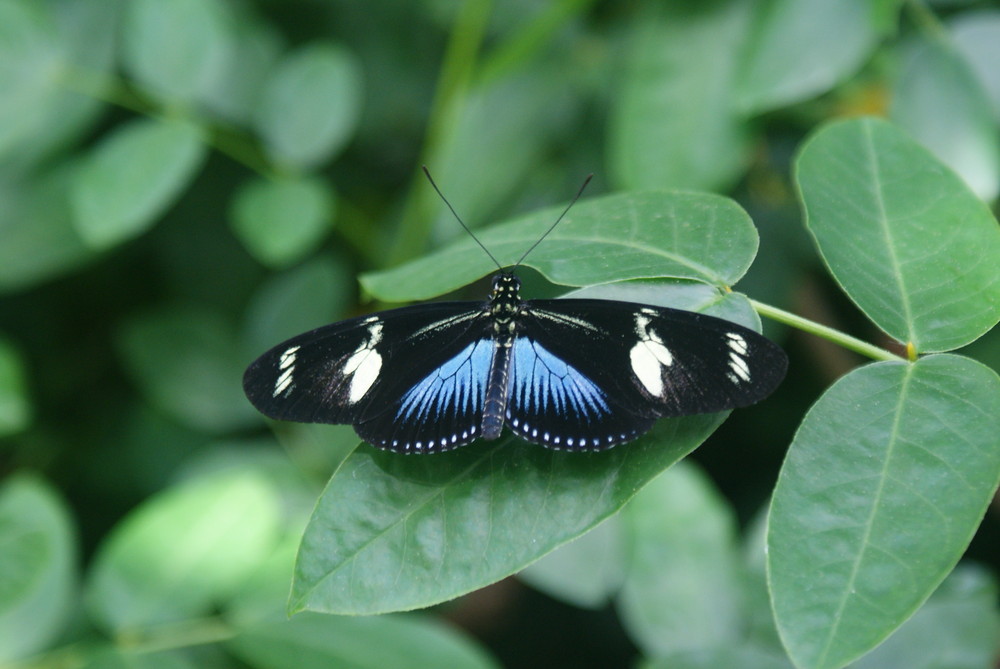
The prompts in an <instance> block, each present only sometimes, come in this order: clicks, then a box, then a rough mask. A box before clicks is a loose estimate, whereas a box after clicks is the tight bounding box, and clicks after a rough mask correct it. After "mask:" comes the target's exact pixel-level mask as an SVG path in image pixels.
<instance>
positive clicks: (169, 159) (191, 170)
mask: <svg viewBox="0 0 1000 669" xmlns="http://www.w3.org/2000/svg"><path fill="white" fill-rule="evenodd" d="M205 152H206V150H205V146H204V144H203V142H202V132H201V130H200V129H199V128H197V127H196V126H193V125H190V124H187V123H180V122H162V121H153V120H137V121H133V122H132V123H130V124H128V125H125V126H122V127H121V128H119V129H118V130H115V131H114V134H112V135H111V136H110V137H106V138H104V139H103V140H102V141H101V143H100V144H99V145H98V146H97V147H96V148H95V149H94V150H93V151H92V152H91V154H90V155H89V156H88V157H87V159H86V160H85V161H84V162H83V164H82V165H80V168H79V172H78V174H77V177H76V182H75V183H74V184H73V191H72V204H73V210H74V212H75V215H76V220H75V223H76V227H77V230H78V231H79V233H80V236H81V237H82V238H83V239H84V241H86V242H87V243H88V244H89V245H90V246H92V247H93V248H95V249H105V248H108V247H111V246H114V245H115V244H118V243H120V242H123V241H125V240H127V239H130V238H132V237H137V236H138V235H140V234H142V233H143V232H145V231H146V230H147V229H148V228H149V227H151V226H152V225H153V223H155V222H156V219H157V217H159V216H160V215H161V214H162V213H163V211H164V210H165V209H167V207H169V206H170V205H171V204H172V203H173V202H174V200H176V199H177V198H178V197H180V195H181V193H182V192H183V190H184V188H185V187H186V186H187V185H188V183H189V182H190V181H191V180H192V179H193V178H194V176H195V173H196V172H197V171H198V168H199V167H200V166H201V163H202V161H203V160H204V158H205Z"/></svg>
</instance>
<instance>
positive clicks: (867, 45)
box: [739, 0, 878, 113]
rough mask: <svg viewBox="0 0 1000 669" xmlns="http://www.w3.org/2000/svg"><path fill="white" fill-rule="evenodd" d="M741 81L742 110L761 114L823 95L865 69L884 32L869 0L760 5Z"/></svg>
mask: <svg viewBox="0 0 1000 669" xmlns="http://www.w3.org/2000/svg"><path fill="white" fill-rule="evenodd" d="M757 7H758V10H757V11H758V20H757V22H756V24H755V25H754V29H753V30H752V31H751V33H750V38H749V39H750V43H749V45H748V47H747V58H746V59H745V60H744V61H743V64H742V72H741V76H740V79H739V92H740V106H741V108H742V109H743V110H744V111H745V112H748V113H749V112H760V111H766V110H769V109H775V108H777V107H781V106H785V105H788V104H789V103H793V102H799V101H801V100H805V99H807V98H809V97H812V96H814V95H817V94H819V93H823V92H825V91H827V90H829V89H830V88H832V87H833V86H834V85H835V84H837V83H840V81H842V80H843V79H846V78H847V77H848V76H849V75H850V74H852V73H853V72H854V70H856V69H857V68H858V67H860V66H861V64H862V62H863V61H864V59H865V58H866V57H867V56H868V54H869V52H870V51H871V50H872V48H874V46H875V43H876V40H877V39H878V33H877V31H876V27H875V25H874V19H873V16H872V8H871V2H870V1H869V0H840V1H839V2H829V0H775V1H773V2H765V3H757Z"/></svg>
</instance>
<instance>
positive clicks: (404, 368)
mask: <svg viewBox="0 0 1000 669" xmlns="http://www.w3.org/2000/svg"><path fill="white" fill-rule="evenodd" d="M425 171H426V169H425ZM427 176H428V178H430V175H429V174H428V175H427ZM588 181H589V177H588ZM431 184H432V185H433V186H434V188H435V190H437V185H436V184H434V182H433V180H431ZM586 185H587V184H586V182H585V183H584V187H586ZM582 192H583V187H582V188H581V189H580V192H579V193H577V196H576V198H574V199H573V201H572V202H570V205H569V206H572V204H573V203H574V202H575V201H576V199H577V198H579V197H580V194H581V193H582ZM438 193H439V194H440V191H439V190H438ZM442 198H443V196H442ZM445 203H446V204H448V202H447V200H445ZM569 206H568V207H567V208H566V210H565V211H563V214H562V215H561V216H560V217H559V218H558V219H557V220H556V222H555V223H554V224H553V225H552V227H550V228H549V230H548V231H547V232H546V233H545V234H544V235H542V237H541V238H540V239H539V240H538V241H537V242H535V244H534V245H533V246H532V247H531V248H530V249H528V251H526V252H525V254H524V255H523V256H522V257H521V260H519V261H518V262H517V263H516V264H515V265H514V268H516V267H517V266H518V265H520V263H521V262H522V261H523V260H524V258H525V257H526V256H527V254H528V253H530V251H531V250H532V249H534V248H535V246H537V245H538V244H539V243H540V242H541V241H542V239H544V237H545V236H546V235H548V232H551V230H552V229H553V228H554V227H555V225H556V224H558V223H559V221H560V220H561V219H562V217H563V216H564V215H565V214H566V211H568V210H569ZM448 207H449V208H451V205H450V204H448ZM452 211H453V212H454V210H452ZM456 218H457V214H456ZM459 222H461V219H459ZM462 226H463V227H466V226H465V223H462ZM466 229H467V230H468V228H467V227H466ZM470 234H472V233H471V231H470ZM472 236H473V238H475V235H472ZM476 241H477V242H478V241H479V240H478V239H476ZM480 246H482V244H481V243H480ZM483 249H484V250H486V248H485V247H483ZM486 252H487V254H489V251H488V250H486ZM490 257H491V258H492V255H490ZM494 262H496V261H495V259H494ZM497 265H498V267H500V265H499V263H497ZM520 286H521V284H520V281H519V280H518V278H517V277H516V276H515V275H514V273H513V270H512V269H511V270H505V269H503V268H502V267H500V271H499V273H498V274H496V275H495V276H494V277H493V283H492V290H491V291H490V295H489V299H488V300H486V301H485V302H474V301H473V302H470V301H460V302H433V303H426V304H418V305H414V306H409V307H403V308H399V309H391V310H388V311H382V312H377V313H373V314H370V315H367V316H361V317H358V318H352V319H349V320H345V321H341V322H339V323H334V324H332V325H326V326H324V327H320V328H318V329H315V330H312V331H311V332H307V333H304V334H301V335H298V336H296V337H293V338H292V339H289V340H287V341H285V342H283V343H281V344H278V345H277V346H275V347H274V348H272V349H271V350H269V351H268V352H266V353H264V355H262V356H261V357H260V358H258V359H257V360H256V361H254V362H253V363H252V364H251V365H250V366H249V368H248V369H247V370H246V373H245V374H244V377H243V389H244V391H245V393H246V395H247V397H248V399H249V400H250V402H251V403H252V404H253V405H254V406H255V407H256V408H257V409H258V410H259V411H260V412H261V413H263V414H265V415H266V416H269V417H271V418H274V419H279V420H290V421H299V422H307V423H339V424H350V425H353V426H354V429H355V431H356V432H357V434H358V436H359V437H361V438H362V439H363V440H365V441H367V442H368V443H370V444H372V445H373V446H375V447H377V448H380V449H384V450H389V451H394V452H398V453H439V452H443V451H448V450H451V449H454V448H458V447H460V446H464V445H466V444H468V443H470V442H472V441H474V440H476V439H496V438H497V437H499V436H500V434H501V432H502V431H503V428H504V427H505V426H506V427H508V428H509V429H510V430H511V431H513V432H514V433H515V434H516V435H518V436H519V437H521V438H522V439H524V440H526V441H529V442H532V443H536V444H540V445H542V446H544V447H547V448H551V449H557V450H569V451H600V450H604V449H607V448H611V447H613V446H615V445H617V444H621V443H624V442H627V441H630V440H632V439H635V438H637V437H639V436H640V435H642V434H643V433H645V432H646V431H647V430H649V429H650V428H651V427H652V426H653V423H654V422H655V421H656V420H657V419H659V418H662V417H668V416H686V415H690V414H700V413H712V412H717V411H723V410H727V409H733V408H737V407H745V406H748V405H750V404H754V403H756V402H758V401H760V400H762V399H763V398H765V397H766V396H768V395H769V394H770V393H771V392H772V391H773V390H774V389H775V388H776V387H777V386H778V384H780V382H781V381H782V379H783V378H784V375H785V370H786V367H787V364H788V359H787V357H786V355H785V353H784V351H782V349H781V348H780V347H778V345H776V344H775V343H773V342H772V341H770V340H769V339H767V338H765V337H763V336H762V335H760V334H758V333H757V332H754V331H753V330H751V329H749V328H746V327H743V326H741V325H737V324H735V323H731V322H729V321H726V320H723V319H720V318H715V317H712V316H707V315H704V314H699V313H695V312H690V311H683V310H679V309H671V308H666V307H659V306H651V305H645V304H636V303H632V302H621V301H614V300H597V299H547V300H524V299H522V298H521V297H520V294H519V291H520Z"/></svg>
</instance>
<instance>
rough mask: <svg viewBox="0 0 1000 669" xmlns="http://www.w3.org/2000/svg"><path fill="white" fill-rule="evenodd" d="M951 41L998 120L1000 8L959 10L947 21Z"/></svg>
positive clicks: (999, 118)
mask: <svg viewBox="0 0 1000 669" xmlns="http://www.w3.org/2000/svg"><path fill="white" fill-rule="evenodd" d="M948 30H949V32H950V33H951V41H952V44H954V46H955V49H957V50H958V52H959V53H960V54H962V57H963V58H964V59H965V62H966V64H967V65H968V66H969V67H970V68H971V69H972V72H973V74H975V75H976V79H977V80H978V81H979V85H980V86H981V87H982V89H983V90H984V91H985V92H986V94H987V96H988V97H989V98H990V101H991V102H992V105H993V117H994V118H995V119H996V120H998V121H1000V69H997V67H996V64H997V62H1000V10H996V9H984V10H979V11H971V12H962V13H961V14H957V15H955V16H953V17H952V18H951V20H949V21H948Z"/></svg>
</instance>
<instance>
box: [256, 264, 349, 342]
mask: <svg viewBox="0 0 1000 669" xmlns="http://www.w3.org/2000/svg"><path fill="white" fill-rule="evenodd" d="M355 292H356V291H355V285H354V277H353V275H352V274H351V272H350V269H349V268H348V267H347V265H346V263H345V262H344V261H342V260H340V261H337V260H334V259H331V258H330V257H328V256H320V257H318V258H315V259H313V260H310V261H308V262H305V263H303V264H302V265H299V266H297V267H294V268H292V269H290V270H288V271H287V272H284V273H281V274H278V275H276V276H274V277H272V278H271V279H269V280H268V281H267V283H265V284H263V285H262V286H261V287H260V289H258V291H257V292H256V293H255V294H254V296H253V298H252V299H251V301H250V304H249V306H248V307H247V315H246V324H245V325H244V328H243V331H244V333H245V335H244V337H243V338H244V340H245V341H246V342H247V345H246V350H247V352H248V354H249V355H251V356H254V357H255V356H258V355H260V354H261V353H263V352H264V351H266V350H267V349H269V348H271V347H272V346H274V345H275V344H277V343H278V342H279V341H284V340H285V339H289V338H290V337H292V336H294V335H297V334H299V333H301V332H306V331H307V330H312V329H313V328H318V327H319V326H321V325H326V324H327V323H331V322H333V321H334V320H336V319H337V318H338V317H342V316H343V315H344V314H345V313H346V312H347V310H348V309H349V308H351V306H353V305H354V304H355V302H354V297H355Z"/></svg>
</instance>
